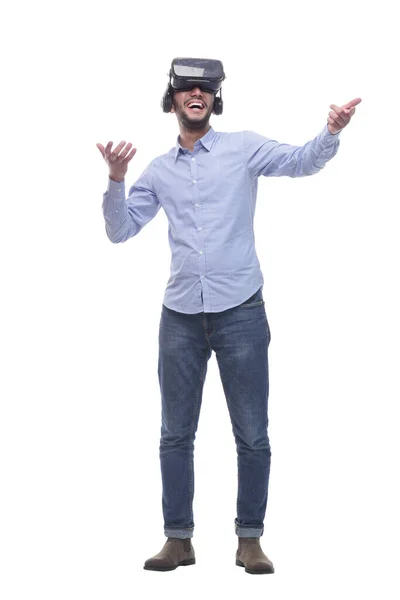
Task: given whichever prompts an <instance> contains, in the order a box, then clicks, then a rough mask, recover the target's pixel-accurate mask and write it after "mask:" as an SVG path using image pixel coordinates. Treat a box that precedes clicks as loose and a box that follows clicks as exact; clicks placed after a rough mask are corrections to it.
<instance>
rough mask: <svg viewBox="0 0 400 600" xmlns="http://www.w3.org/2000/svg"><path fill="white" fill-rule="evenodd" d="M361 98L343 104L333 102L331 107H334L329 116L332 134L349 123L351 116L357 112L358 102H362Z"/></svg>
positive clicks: (328, 121)
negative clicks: (337, 104) (338, 104)
mask: <svg viewBox="0 0 400 600" xmlns="http://www.w3.org/2000/svg"><path fill="white" fill-rule="evenodd" d="M360 102H361V98H354V100H351V101H350V102H348V103H347V104H343V106H336V104H331V106H330V108H331V109H332V110H331V112H330V113H329V116H328V120H327V123H328V130H329V132H330V133H332V135H336V134H337V133H339V131H341V130H342V129H343V128H344V127H346V125H348V124H349V122H350V119H351V117H352V116H353V115H354V113H355V112H356V108H355V107H356V106H357V104H360Z"/></svg>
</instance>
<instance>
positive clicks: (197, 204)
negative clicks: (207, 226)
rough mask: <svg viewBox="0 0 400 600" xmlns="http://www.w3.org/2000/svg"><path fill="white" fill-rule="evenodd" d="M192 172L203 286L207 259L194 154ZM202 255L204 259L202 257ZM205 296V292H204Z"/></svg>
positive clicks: (200, 274)
mask: <svg viewBox="0 0 400 600" xmlns="http://www.w3.org/2000/svg"><path fill="white" fill-rule="evenodd" d="M190 163H191V164H190V173H191V176H192V185H193V201H194V206H195V211H196V212H195V227H196V231H197V233H198V238H197V239H198V248H199V277H200V281H201V285H202V287H203V282H204V279H205V260H204V245H203V243H204V239H203V236H202V235H201V234H200V233H199V232H201V231H203V223H202V213H201V206H202V205H201V201H200V200H201V199H200V190H199V188H198V185H197V176H198V171H197V160H196V158H195V157H194V156H193V157H192V159H191V161H190ZM200 257H202V259H201V258H200ZM203 297H204V293H203Z"/></svg>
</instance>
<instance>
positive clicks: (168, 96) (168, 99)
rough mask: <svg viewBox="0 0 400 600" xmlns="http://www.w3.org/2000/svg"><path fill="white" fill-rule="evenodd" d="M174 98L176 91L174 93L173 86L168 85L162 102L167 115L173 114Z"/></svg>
mask: <svg viewBox="0 0 400 600" xmlns="http://www.w3.org/2000/svg"><path fill="white" fill-rule="evenodd" d="M173 96H174V91H173V89H172V87H171V85H168V86H167V89H166V90H165V93H164V96H163V97H162V100H161V108H162V109H163V112H165V113H169V112H171V108H172V99H173Z"/></svg>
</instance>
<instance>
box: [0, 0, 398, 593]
mask: <svg viewBox="0 0 400 600" xmlns="http://www.w3.org/2000/svg"><path fill="white" fill-rule="evenodd" d="M394 6H395V3H394V2H393V3H392V2H388V1H381V2H379V3H370V2H351V1H350V2H343V1H342V0H338V1H336V2H326V1H321V0H318V1H316V0H315V1H310V0H305V1H303V2H295V1H293V0H292V1H290V2H282V3H278V2H274V3H269V2H267V1H263V2H256V1H250V0H247V1H246V2H245V3H239V4H237V5H234V4H233V3H232V2H226V1H223V2H222V1H221V2H215V1H213V2H209V1H207V0H202V1H201V2H180V3H177V2H175V3H166V2H164V3H160V4H158V3H157V4H155V3H154V2H147V3H143V4H141V3H135V2H133V1H130V2H127V1H124V2H123V1H114V2H112V3H111V2H97V3H94V2H93V3H92V2H85V1H80V2H68V3H63V4H61V3H54V2H43V1H37V2H34V3H28V2H15V3H13V4H12V7H13V8H12V9H10V8H9V9H8V10H7V13H6V14H3V17H2V24H1V28H2V31H1V40H2V41H1V44H2V58H3V61H2V63H3V67H2V69H3V76H2V83H3V92H2V98H1V103H2V110H1V117H2V125H1V131H2V134H1V135H2V140H1V153H2V155H1V166H2V202H1V206H2V223H1V224H2V233H1V283H2V293H1V303H2V308H1V318H2V322H1V346H2V376H1V387H2V390H1V423H0V428H1V430H0V434H1V435H0V444H1V447H0V450H1V473H0V477H1V487H2V491H1V498H0V502H1V512H0V515H1V517H0V518H1V530H0V539H1V542H0V543H1V553H2V556H1V557H0V559H1V566H2V575H1V584H0V585H1V589H0V591H1V596H2V598H4V600H14V599H18V600H19V599H21V600H22V599H24V600H26V599H30V598H33V597H38V598H39V597H40V598H41V599H42V600H45V599H46V600H47V599H52V600H53V599H54V598H56V599H57V600H64V599H68V600H70V599H71V598H74V599H76V600H78V599H79V600H80V599H85V600H87V599H89V598H94V599H96V600H102V599H106V598H107V599H109V598H118V599H119V600H123V599H128V598H134V597H139V590H140V589H142V592H141V593H142V594H143V593H145V595H146V597H147V596H148V597H153V596H154V597H155V596H156V595H160V594H163V597H164V598H175V597H176V596H177V595H178V594H179V595H180V594H185V595H187V596H189V597H192V598H203V597H204V594H210V593H214V592H215V594H216V595H219V594H226V596H227V597H228V595H229V597H230V598H242V597H243V594H245V593H246V594H247V595H248V596H249V597H251V596H252V594H254V595H256V594H257V596H258V597H260V596H259V594H264V593H265V594H266V596H267V597H268V598H270V599H274V600H275V599H285V600H286V599H287V598H293V597H299V598H307V600H311V599H318V600H320V599H321V598H323V599H324V600H327V599H330V598H332V599H333V598H335V599H336V598H341V599H347V598H349V599H352V600H353V599H354V598H377V597H384V598H385V600H389V599H392V598H398V597H399V595H398V594H399V581H398V569H399V566H398V565H399V562H398V559H399V542H398V540H399V534H400V527H399V517H398V514H399V511H398V507H399V505H400V498H399V491H398V474H399V444H398V430H399V419H398V416H397V415H398V404H399V396H400V394H399V360H398V359H399V353H398V348H399V334H400V331H399V330H400V327H399V306H400V298H399V289H398V279H399V267H398V259H399V250H400V248H399V241H398V228H399V225H398V223H399V221H398V217H397V215H398V203H399V199H400V198H399V186H398V177H397V175H398V155H399V152H398V148H399V141H398V140H399V127H398V92H396V89H395V86H396V81H397V76H396V73H397V72H398V60H397V59H395V55H396V54H397V56H398V55H399V45H398V42H396V39H398V27H397V23H396V20H395V18H394ZM175 56H197V57H208V58H218V59H220V60H222V62H223V64H224V68H225V72H226V74H227V79H226V81H225V82H224V85H223V88H222V95H223V100H224V113H223V115H222V116H220V117H216V116H213V117H212V119H211V124H212V125H213V127H214V128H215V129H216V130H217V131H240V130H243V129H251V130H254V131H256V132H258V133H260V134H263V135H265V136H268V137H271V138H274V139H277V140H278V141H281V142H287V143H291V144H295V145H302V144H304V143H306V142H307V141H308V140H310V139H313V138H314V137H315V136H316V135H317V134H318V133H319V132H320V131H321V130H322V128H323V127H324V125H325V123H326V118H327V115H328V113H329V110H330V108H329V105H330V104H331V103H335V104H339V105H341V104H345V103H346V102H348V101H350V100H352V99H353V98H356V97H361V98H362V102H361V104H360V105H359V106H358V107H357V110H356V114H355V116H354V117H353V119H352V121H351V123H350V124H349V126H348V127H347V128H346V129H345V130H344V131H343V132H342V133H341V145H340V148H339V151H338V154H337V155H336V157H335V158H334V159H333V160H332V161H331V162H330V163H328V165H327V166H326V167H325V169H324V170H323V171H322V172H320V173H319V174H318V175H316V176H313V177H308V178H303V179H289V178H275V179H272V178H269V179H267V178H260V181H259V193H258V202H257V211H256V217H255V235H256V248H257V254H258V257H259V260H260V262H261V266H262V270H263V274H264V278H265V285H264V290H263V293H264V299H265V303H266V304H265V305H266V310H267V315H268V320H269V323H270V327H271V333H272V341H271V345H270V438H271V446H272V467H271V478H270V492H269V501H268V508H267V515H266V519H265V532H264V536H263V537H262V539H261V542H262V547H263V550H264V551H265V552H266V554H267V555H268V556H269V557H270V558H271V560H272V561H273V562H274V564H275V569H276V573H275V575H273V576H270V577H265V576H264V577H259V578H257V577H253V576H251V575H248V574H246V573H245V572H244V569H239V568H238V567H236V566H235V562H234V559H235V551H236V547H237V538H236V536H235V533H234V526H233V521H234V518H235V516H236V514H235V508H236V483H237V481H236V477H237V476H236V447H235V444H234V438H233V435H232V430H231V425H230V421H229V415H228V411H227V407H226V403H225V398H224V394H223V388H222V384H221V382H220V379H219V374H218V367H217V363H216V359H215V355H214V354H213V356H212V358H211V359H210V362H209V367H208V375H207V379H206V383H205V387H204V395H203V406H202V411H201V415H200V422H199V429H198V433H197V437H196V442H195V474H196V479H195V489H196V493H195V503H194V511H195V536H194V538H193V544H194V547H195V550H196V556H197V564H196V565H195V566H193V567H191V568H190V569H186V568H179V569H177V570H176V571H172V572H169V573H156V572H150V571H144V570H143V568H142V567H143V563H144V561H145V560H146V559H147V558H148V557H150V556H152V555H154V554H156V553H157V552H158V551H159V550H160V549H161V547H162V545H163V544H164V542H165V537H164V535H163V519H162V511H161V475H160V468H159V457H158V447H159V435H160V392H159V384H158V378H157V359H158V326H159V319H160V314H161V303H162V299H163V295H164V291H165V287H166V283H167V280H168V276H169V261H170V250H169V246H168V239H167V227H168V225H167V220H166V216H165V213H164V212H163V211H162V210H161V211H160V212H159V213H158V215H157V217H156V218H155V219H154V220H153V221H152V222H151V223H149V224H148V225H146V227H145V228H144V229H143V231H142V232H141V233H140V235H138V236H137V237H135V238H133V239H130V240H129V241H128V242H127V243H125V244H119V245H118V244H117V245H114V244H111V242H110V241H109V240H108V238H107V236H106V233H105V226H104V219H103V215H102V211H101V203H102V194H103V192H104V191H105V190H106V185H107V176H108V170H107V166H106V164H105V163H104V161H103V159H102V157H101V155H100V153H99V151H98V149H97V148H96V143H97V142H101V143H103V144H106V143H107V142H108V141H109V140H113V141H114V142H115V143H117V142H119V141H120V140H126V141H131V142H132V143H133V144H134V146H135V147H137V149H138V150H137V154H136V156H135V157H134V159H133V160H132V162H131V164H130V168H129V171H128V175H127V178H126V181H127V188H128V186H130V185H132V184H133V183H134V181H135V179H136V178H137V177H138V176H139V174H140V173H141V172H142V171H143V169H144V168H145V166H146V165H147V164H148V163H149V162H150V161H151V160H152V159H153V158H155V157H156V156H158V155H159V154H162V153H164V152H167V151H168V150H169V149H170V148H171V147H172V146H174V145H175V141H176V137H177V135H178V126H177V121H176V117H175V115H173V114H171V115H166V114H164V113H163V112H162V110H161V108H160V100H161V97H162V95H163V93H164V90H165V88H166V85H167V83H168V78H167V73H168V70H169V68H170V63H171V60H172V58H173V57H175ZM211 580H212V581H211ZM142 586H146V587H145V588H143V587H142ZM143 590H145V592H144V591H143Z"/></svg>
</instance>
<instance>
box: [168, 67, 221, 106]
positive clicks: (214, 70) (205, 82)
mask: <svg viewBox="0 0 400 600" xmlns="http://www.w3.org/2000/svg"><path fill="white" fill-rule="evenodd" d="M168 76H169V83H168V86H167V89H166V90H165V93H164V96H163V98H162V100H161V108H162V109H163V111H164V112H166V113H169V112H170V111H171V107H172V99H173V96H174V92H183V91H186V90H191V89H192V88H194V87H197V86H198V87H199V88H200V89H201V90H202V91H203V92H207V93H209V94H214V95H215V99H214V108H213V112H214V113H215V114H216V115H221V114H222V95H221V86H222V82H223V80H224V79H225V73H224V68H223V65H222V62H221V61H220V60H213V59H209V58H174V59H173V61H172V64H171V69H170V71H169V74H168ZM218 91H219V98H217V97H216V94H217V93H218Z"/></svg>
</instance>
